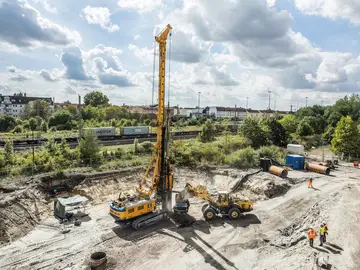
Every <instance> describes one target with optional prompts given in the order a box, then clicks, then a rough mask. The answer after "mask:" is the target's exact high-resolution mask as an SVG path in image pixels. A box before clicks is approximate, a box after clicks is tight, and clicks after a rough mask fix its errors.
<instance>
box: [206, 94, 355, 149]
mask: <svg viewBox="0 0 360 270" xmlns="http://www.w3.org/2000/svg"><path fill="white" fill-rule="evenodd" d="M359 132H360V96H359V95H355V94H354V95H352V96H350V97H348V96H345V97H344V98H342V99H340V100H338V101H337V102H336V103H335V104H334V105H332V106H326V107H324V106H318V105H315V106H312V107H305V108H301V109H299V110H298V111H297V112H296V113H294V114H287V115H286V116H284V117H281V116H279V115H274V116H272V117H268V116H264V117H246V118H245V119H244V120H243V121H242V123H241V126H240V128H239V133H240V134H241V135H242V136H243V137H245V138H247V139H249V140H250V141H251V145H252V146H253V147H254V148H258V147H261V146H265V145H276V146H280V147H284V146H286V144H287V143H302V144H304V145H305V147H307V148H311V147H312V146H320V145H329V144H331V146H332V150H333V151H334V152H336V153H344V154H345V155H351V156H358V155H359V154H360V133H359ZM215 133H216V132H215V127H214V125H213V124H212V122H211V121H207V122H206V123H205V124H204V126H203V128H202V132H201V134H200V140H201V141H202V142H209V141H212V140H214V137H215Z"/></svg>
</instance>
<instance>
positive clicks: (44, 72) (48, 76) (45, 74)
mask: <svg viewBox="0 0 360 270" xmlns="http://www.w3.org/2000/svg"><path fill="white" fill-rule="evenodd" d="M40 76H41V77H43V79H44V80H45V81H48V82H54V81H57V80H58V78H57V77H56V76H55V75H54V74H53V73H52V72H50V71H48V70H45V69H42V70H41V71H40Z"/></svg>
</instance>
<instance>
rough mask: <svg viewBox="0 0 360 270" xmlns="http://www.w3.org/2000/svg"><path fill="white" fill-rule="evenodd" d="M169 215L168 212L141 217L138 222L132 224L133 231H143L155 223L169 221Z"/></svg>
mask: <svg viewBox="0 0 360 270" xmlns="http://www.w3.org/2000/svg"><path fill="white" fill-rule="evenodd" d="M167 217H168V214H167V212H162V211H161V212H155V213H151V214H148V215H146V216H143V217H139V218H137V219H136V220H134V221H133V222H132V224H131V226H132V227H133V229H135V230H142V229H144V228H145V227H148V226H151V225H153V224H155V223H158V222H159V221H161V220H164V219H167Z"/></svg>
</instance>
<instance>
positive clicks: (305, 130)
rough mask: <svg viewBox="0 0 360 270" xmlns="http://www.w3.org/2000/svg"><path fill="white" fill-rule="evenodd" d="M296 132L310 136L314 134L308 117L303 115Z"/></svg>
mask: <svg viewBox="0 0 360 270" xmlns="http://www.w3.org/2000/svg"><path fill="white" fill-rule="evenodd" d="M296 133H297V134H298V135H299V136H310V135H313V134H314V129H313V128H312V126H311V124H310V122H309V118H307V117H305V118H304V119H303V120H301V121H300V123H299V125H298V127H297V129H296Z"/></svg>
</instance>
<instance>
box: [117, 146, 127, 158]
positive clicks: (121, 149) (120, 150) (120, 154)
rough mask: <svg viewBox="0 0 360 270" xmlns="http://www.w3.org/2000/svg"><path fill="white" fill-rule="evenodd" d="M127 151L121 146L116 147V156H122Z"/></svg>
mask: <svg viewBox="0 0 360 270" xmlns="http://www.w3.org/2000/svg"><path fill="white" fill-rule="evenodd" d="M125 154H126V152H125V150H124V149H123V148H121V147H119V148H117V149H116V151H115V157H117V158H122V157H123V156H125Z"/></svg>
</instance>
